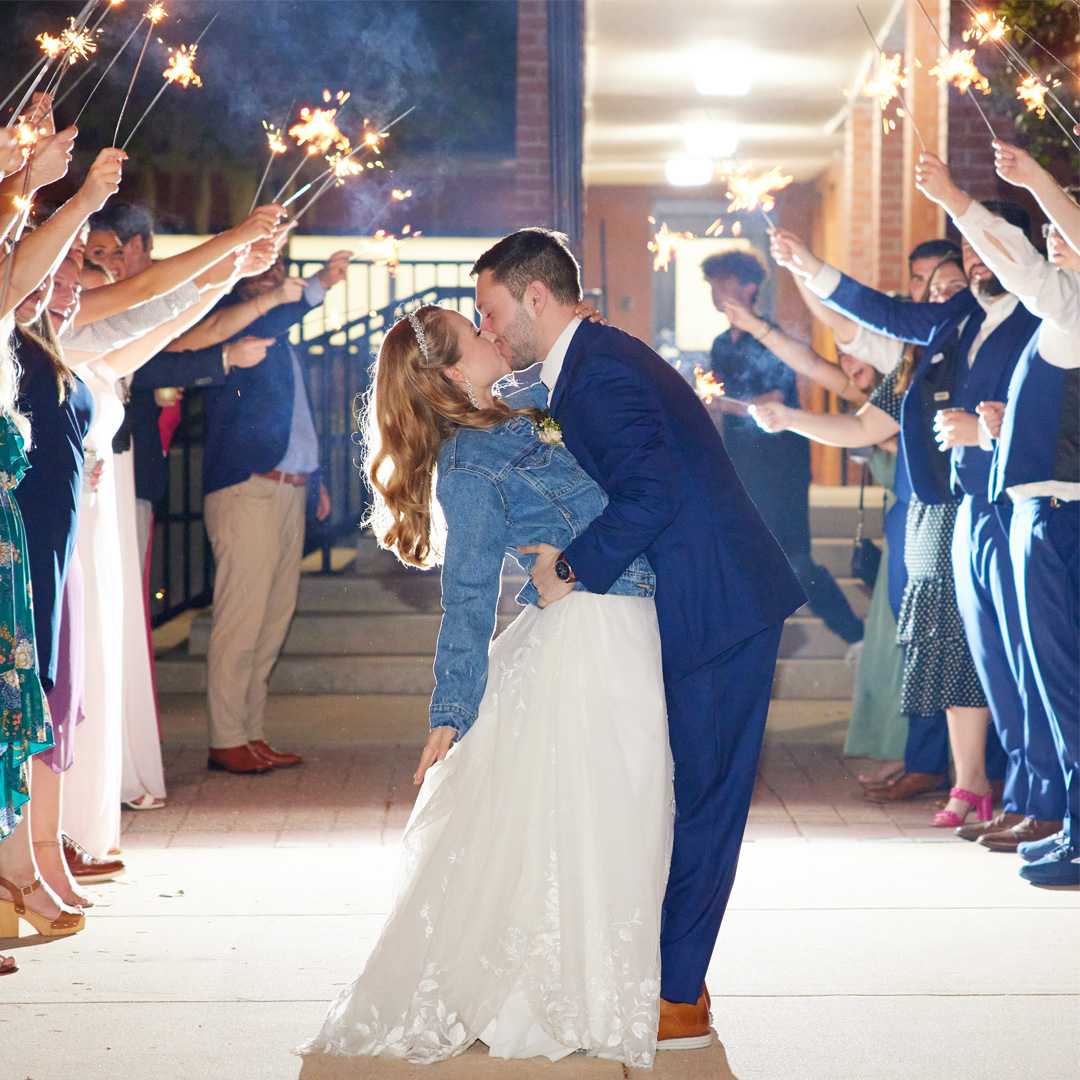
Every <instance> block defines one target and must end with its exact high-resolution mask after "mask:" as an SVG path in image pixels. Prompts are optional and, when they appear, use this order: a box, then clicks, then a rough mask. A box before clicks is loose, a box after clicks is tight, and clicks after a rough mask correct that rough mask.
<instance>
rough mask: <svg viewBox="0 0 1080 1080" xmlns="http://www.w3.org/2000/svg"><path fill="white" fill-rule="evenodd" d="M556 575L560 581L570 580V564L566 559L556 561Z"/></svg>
mask: <svg viewBox="0 0 1080 1080" xmlns="http://www.w3.org/2000/svg"><path fill="white" fill-rule="evenodd" d="M555 576H556V577H557V578H558V579H559V580H560V581H569V580H570V564H569V563H568V562H567V561H566V560H565V559H558V560H557V561H556V563H555Z"/></svg>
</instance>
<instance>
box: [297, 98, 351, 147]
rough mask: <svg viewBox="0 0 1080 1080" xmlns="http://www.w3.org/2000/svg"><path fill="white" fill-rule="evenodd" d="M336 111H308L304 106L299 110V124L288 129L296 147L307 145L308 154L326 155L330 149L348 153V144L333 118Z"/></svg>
mask: <svg viewBox="0 0 1080 1080" xmlns="http://www.w3.org/2000/svg"><path fill="white" fill-rule="evenodd" d="M335 116H337V109H309V108H308V107H307V106H306V105H305V106H304V107H303V108H302V109H301V110H300V123H299V124H294V125H293V126H292V127H291V128H289V134H290V135H291V136H292V137H293V138H294V139H295V140H296V145H297V146H303V145H304V144H305V143H307V144H308V150H307V152H308V154H309V155H310V156H312V157H314V156H315V155H316V154H326V153H327V152H328V151H329V150H330V149H331V148H336V149H338V150H340V151H343V152H345V153H347V152H348V150H349V147H350V143H349V140H348V138H347V137H346V136H345V135H343V134H342V133H341V130H340V129H339V128H338V126H337V124H336V123H334V117H335Z"/></svg>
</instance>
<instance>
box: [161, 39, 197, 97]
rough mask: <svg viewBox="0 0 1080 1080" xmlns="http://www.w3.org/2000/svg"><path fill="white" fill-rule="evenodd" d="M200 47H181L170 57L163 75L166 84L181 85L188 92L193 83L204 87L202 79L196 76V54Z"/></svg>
mask: <svg viewBox="0 0 1080 1080" xmlns="http://www.w3.org/2000/svg"><path fill="white" fill-rule="evenodd" d="M198 47H199V46H198V45H191V46H188V45H181V46H180V48H179V49H177V51H176V52H174V53H173V54H172V55H171V56H170V57H169V66H168V67H167V68H166V69H165V70H164V71H163V72H162V73H161V74H162V75H164V76H165V81H166V82H171V83H179V84H180V85H181V86H182V87H184V89H185V90H186V89H187V88H188V87H189V86H190V85H191V84H192V83H194V84H195V85H196V86H202V79H200V78H199V76H198V75H196V74H195V68H194V67H192V65H193V64H194V63H195V52H196V50H197V49H198Z"/></svg>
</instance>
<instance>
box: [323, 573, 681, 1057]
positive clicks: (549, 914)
mask: <svg viewBox="0 0 1080 1080" xmlns="http://www.w3.org/2000/svg"><path fill="white" fill-rule="evenodd" d="M671 784H672V765H671V754H670V750H669V748H668V740H667V721H666V712H665V707H664V690H663V678H662V674H661V667H660V639H659V634H658V631H657V624H656V613H655V608H654V606H653V601H652V600H643V599H639V598H636V597H624V596H596V595H594V594H591V593H586V592H574V593H571V594H570V595H569V596H568V597H566V598H565V599H563V600H560V601H559V602H558V603H555V604H553V605H551V606H550V607H547V608H544V609H540V608H536V607H530V608H527V609H526V610H525V611H524V612H522V614H521V615H519V616H518V618H517V619H516V620H515V622H514V623H513V624H512V625H511V626H510V627H509V628H508V629H507V630H506V631H505V632H504V633H503V634H502V635H501V636H500V637H499V638H498V639H497V640H496V641H495V642H494V643H493V645H492V647H491V652H490V658H489V672H488V684H487V691H486V693H485V695H484V699H483V702H482V704H481V706H480V711H479V716H478V718H477V720H476V723H475V724H474V725H473V727H472V728H471V729H470V731H469V732H468V733H467V734H466V735H465V737H464V738H463V739H462V740H461V741H460V742H459V743H457V744H455V745H454V746H453V747H452V748H451V750H450V753H449V754H448V755H447V757H446V760H445V761H444V762H443V763H442V764H437V765H435V766H433V767H432V769H431V770H430V771H429V772H428V774H427V776H426V778H425V780H424V783H423V786H422V787H421V789H420V794H419V796H418V798H417V800H416V805H415V807H414V809H413V812H412V816H411V818H410V819H409V824H408V826H407V827H406V830H405V834H404V837H403V839H402V848H401V864H400V869H399V879H398V884H397V889H396V896H395V900H394V905H393V909H392V911H391V914H390V917H389V919H388V921H387V923H386V925H385V927H384V928H383V932H382V935H381V937H380V938H379V941H378V943H377V944H376V946H375V949H374V951H373V952H372V953H371V956H370V957H369V959H368V962H367V965H366V967H365V968H364V970H363V972H362V974H361V975H360V977H359V978H358V979H356V981H355V982H353V983H352V985H351V986H349V988H348V989H347V990H345V991H344V992H342V993H341V994H340V995H339V997H338V998H337V1000H336V1001H335V1002H334V1004H333V1005H332V1006H331V1008H330V1011H329V1013H328V1014H327V1017H326V1020H325V1022H324V1024H323V1028H322V1031H321V1032H320V1033H319V1035H318V1036H317V1037H316V1038H315V1039H313V1040H312V1041H311V1042H309V1043H308V1044H306V1045H305V1046H304V1047H303V1051H304V1052H311V1051H315V1050H323V1051H326V1052H329V1053H336V1054H349V1055H373V1054H391V1055H394V1056H395V1057H401V1058H408V1059H409V1060H411V1061H416V1062H433V1061H439V1060H442V1059H444V1058H448V1057H452V1056H453V1055H455V1054H460V1053H462V1052H463V1051H464V1050H466V1049H467V1048H468V1047H469V1046H470V1045H471V1044H472V1043H473V1042H474V1041H475V1040H476V1039H481V1040H482V1041H483V1042H485V1043H487V1045H488V1046H489V1048H490V1053H491V1055H492V1056H496V1057H503V1058H512V1057H515V1058H518V1057H534V1056H538V1055H546V1056H547V1057H549V1058H550V1059H551V1060H553V1061H554V1060H558V1059H559V1058H560V1057H564V1056H565V1055H567V1054H571V1053H573V1052H575V1051H576V1050H579V1049H581V1050H584V1051H586V1052H588V1053H590V1054H596V1055H598V1056H600V1057H606V1058H614V1059H616V1060H619V1061H622V1062H624V1063H625V1064H627V1065H633V1066H640V1067H647V1066H649V1065H651V1064H652V1060H653V1054H654V1052H655V1049H656V1028H657V1020H658V1007H659V1006H658V1002H659V993H660V946H659V938H660V909H661V904H662V901H663V897H664V888H665V884H666V881H667V872H668V861H669V858H670V853H671V829H672V820H673V812H674V800H673V796H672V789H671Z"/></svg>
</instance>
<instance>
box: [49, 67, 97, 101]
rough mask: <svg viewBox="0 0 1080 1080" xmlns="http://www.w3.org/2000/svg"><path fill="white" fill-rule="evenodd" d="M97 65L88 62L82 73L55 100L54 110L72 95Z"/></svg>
mask: <svg viewBox="0 0 1080 1080" xmlns="http://www.w3.org/2000/svg"><path fill="white" fill-rule="evenodd" d="M96 67H97V64H96V63H93V64H88V65H87V66H86V67H85V68H83V70H82V74H80V75H79V77H78V78H77V79H76V80H75V81H74V82H73V83H72V84H71V85H70V86H69V87H68V88H67V89H66V90H65V91H64V92H63V93H62V94H61V95H60V96H59V97H58V98H57V99H56V100H55V101H54V102H53V110H54V111H55V110H56V109H57V108H58V107H59V106H60V104H61V103H62V102H64V101H66V100H67V99H68V98H69V97H70V96H71V94H72V92H73V91H74V90H75V88H76V87H77V86H78V85H79V83H81V82H82V81H83V79H85V78H86V76H87V75H89V74H90V72H91V71H93V70H94V69H95V68H96Z"/></svg>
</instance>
